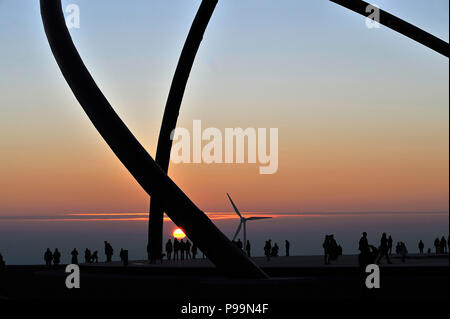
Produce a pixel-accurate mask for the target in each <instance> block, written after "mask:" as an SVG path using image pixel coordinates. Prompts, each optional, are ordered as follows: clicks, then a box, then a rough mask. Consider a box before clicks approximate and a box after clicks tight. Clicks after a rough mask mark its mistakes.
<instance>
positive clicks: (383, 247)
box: [377, 233, 392, 264]
mask: <svg viewBox="0 0 450 319" xmlns="http://www.w3.org/2000/svg"><path fill="white" fill-rule="evenodd" d="M379 250H380V253H379V255H378V259H377V264H380V261H381V259H382V258H383V257H386V260H387V262H388V264H392V262H391V260H390V259H389V246H388V239H387V235H386V233H383V235H381V240H380V249H379Z"/></svg>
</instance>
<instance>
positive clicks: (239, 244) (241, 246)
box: [236, 238, 244, 249]
mask: <svg viewBox="0 0 450 319" xmlns="http://www.w3.org/2000/svg"><path fill="white" fill-rule="evenodd" d="M236 245H237V246H238V248H239V249H242V248H243V247H244V245H243V244H242V241H241V239H240V238H239V239H238V241H237V242H236Z"/></svg>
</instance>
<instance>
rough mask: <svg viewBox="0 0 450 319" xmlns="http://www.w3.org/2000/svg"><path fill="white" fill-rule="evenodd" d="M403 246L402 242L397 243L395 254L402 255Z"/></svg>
mask: <svg viewBox="0 0 450 319" xmlns="http://www.w3.org/2000/svg"><path fill="white" fill-rule="evenodd" d="M401 248H402V247H401V246H400V242H398V243H397V245H395V253H396V254H397V255H400V251H401Z"/></svg>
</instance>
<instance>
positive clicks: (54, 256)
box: [44, 248, 61, 266]
mask: <svg viewBox="0 0 450 319" xmlns="http://www.w3.org/2000/svg"><path fill="white" fill-rule="evenodd" d="M44 260H45V264H46V265H47V266H51V265H52V263H53V265H55V266H58V265H59V264H60V263H61V253H60V252H59V250H58V248H55V251H54V252H53V253H52V251H51V250H50V248H47V250H46V251H45V253H44Z"/></svg>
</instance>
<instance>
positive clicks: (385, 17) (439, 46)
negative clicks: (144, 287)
mask: <svg viewBox="0 0 450 319" xmlns="http://www.w3.org/2000/svg"><path fill="white" fill-rule="evenodd" d="M330 1H332V2H334V3H336V4H339V5H341V6H344V7H346V8H348V9H350V10H352V11H354V12H357V13H360V14H362V15H364V16H366V17H368V16H369V15H370V14H371V12H366V9H367V8H368V6H369V5H370V4H369V3H367V2H365V1H361V0H330ZM217 2H218V1H217V0H203V1H202V3H201V5H200V8H199V10H198V12H197V15H196V17H195V19H194V22H193V24H192V27H191V29H190V31H189V35H188V37H187V39H186V43H185V46H184V47H183V51H182V53H181V56H180V59H179V61H178V65H177V69H176V72H175V75H174V78H173V81H172V86H171V88H170V92H169V97H168V99H167V103H166V107H165V110H164V117H163V121H162V124H161V130H160V134H159V139H158V146H157V151H156V158H155V159H156V162H157V163H158V165H159V166H160V167H161V169H162V170H164V171H165V172H166V173H167V171H168V168H169V162H170V150H171V147H172V140H171V139H170V133H171V132H172V130H174V129H175V127H176V123H177V119H178V115H179V111H180V108H181V103H182V100H183V95H184V91H185V88H186V84H187V81H188V78H189V74H190V71H191V69H192V65H193V62H194V59H195V55H196V53H197V51H198V48H199V46H200V43H201V40H202V37H203V34H204V32H205V30H206V27H207V25H208V22H209V20H210V18H211V15H212V14H213V12H214V8H215V6H216V4H217ZM379 22H380V23H381V24H383V25H386V26H388V27H389V28H391V29H393V30H395V31H397V32H399V33H401V34H403V35H405V36H407V37H409V38H411V39H413V40H415V41H417V42H419V43H421V44H423V45H425V46H427V47H429V48H431V49H432V50H434V51H436V52H438V53H441V54H443V55H445V56H447V57H448V43H446V42H445V41H443V40H441V39H438V38H437V37H435V36H433V35H431V34H429V33H428V32H425V31H423V30H421V29H419V28H417V27H415V26H414V25H412V24H410V23H408V22H406V21H404V20H401V19H399V18H397V17H395V16H393V15H392V14H390V13H388V12H386V11H384V10H380V21H379ZM163 215H164V212H163V208H162V205H161V203H160V202H159V201H158V199H157V198H152V199H151V202H150V210H149V234H148V247H149V248H150V254H149V259H150V260H155V259H157V258H158V257H159V256H160V255H161V253H162V231H163Z"/></svg>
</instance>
